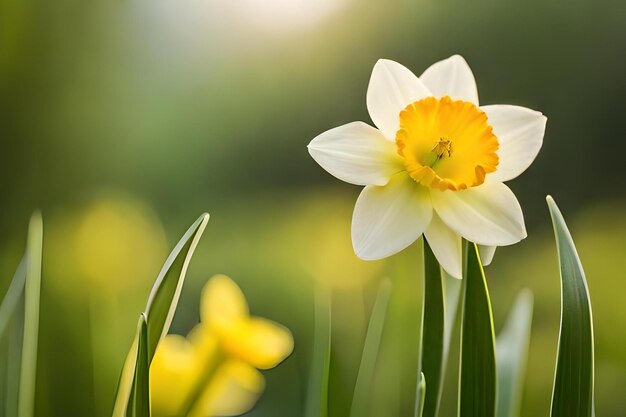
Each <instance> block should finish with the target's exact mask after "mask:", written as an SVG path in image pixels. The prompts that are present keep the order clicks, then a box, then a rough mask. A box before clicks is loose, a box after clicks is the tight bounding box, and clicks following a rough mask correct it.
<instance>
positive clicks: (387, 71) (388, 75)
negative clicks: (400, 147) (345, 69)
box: [367, 59, 432, 141]
mask: <svg viewBox="0 0 626 417" xmlns="http://www.w3.org/2000/svg"><path fill="white" fill-rule="evenodd" d="M431 95H432V94H431V93H430V91H428V88H426V87H425V86H424V84H422V82H421V81H420V79H419V78H417V76H416V75H415V74H413V73H412V72H411V71H410V70H409V69H408V68H406V67H404V66H403V65H400V64H398V63H397V62H394V61H390V60H388V59H379V60H378V62H376V65H374V69H373V70H372V77H371V78H370V83H369V86H368V87H367V110H368V111H369V114H370V117H371V118H372V121H373V122H374V124H375V125H376V127H378V128H379V129H380V130H381V132H383V134H384V135H385V137H386V138H387V139H389V140H392V141H393V140H395V138H396V132H397V131H398V128H399V127H400V112H401V111H402V110H404V108H405V107H406V106H408V105H409V104H411V103H413V102H415V101H418V100H421V99H423V98H424V97H429V96H431Z"/></svg>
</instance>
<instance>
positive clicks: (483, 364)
mask: <svg viewBox="0 0 626 417" xmlns="http://www.w3.org/2000/svg"><path fill="white" fill-rule="evenodd" d="M464 253H465V259H466V260H467V261H466V262H465V265H466V273H465V274H464V277H463V280H464V282H463V285H464V287H465V289H464V299H463V322H462V325H461V358H460V377H459V410H458V415H459V416H460V417H494V416H495V411H496V358H495V335H494V327H493V313H492V310H491V301H490V299H489V290H488V288H487V281H486V279H485V274H484V272H483V267H482V264H481V262H480V256H479V254H478V247H477V246H476V245H475V244H469V245H468V244H466V245H465V248H464Z"/></svg>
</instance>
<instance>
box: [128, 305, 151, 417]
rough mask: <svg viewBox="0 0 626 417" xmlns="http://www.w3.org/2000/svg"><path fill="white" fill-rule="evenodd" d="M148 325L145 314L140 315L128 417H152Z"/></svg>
mask: <svg viewBox="0 0 626 417" xmlns="http://www.w3.org/2000/svg"><path fill="white" fill-rule="evenodd" d="M148 340H149V339H148V323H147V321H146V315H145V314H144V313H142V314H140V315H139V322H138V323H137V341H138V342H137V357H136V359H135V362H136V364H137V365H136V366H135V375H134V378H133V379H134V381H133V388H132V392H131V396H130V404H129V407H128V409H127V410H126V415H127V416H128V417H150V373H149V371H150V364H149V358H148Z"/></svg>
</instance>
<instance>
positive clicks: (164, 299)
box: [146, 213, 209, 362]
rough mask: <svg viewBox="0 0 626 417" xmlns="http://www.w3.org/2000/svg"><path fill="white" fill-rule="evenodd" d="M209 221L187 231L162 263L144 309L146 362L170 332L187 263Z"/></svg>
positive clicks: (204, 218) (201, 219)
mask: <svg viewBox="0 0 626 417" xmlns="http://www.w3.org/2000/svg"><path fill="white" fill-rule="evenodd" d="M208 221H209V215H208V214H206V213H205V214H203V215H202V216H200V217H199V218H198V220H196V221H195V223H194V224H192V225H191V227H189V229H188V230H187V232H186V233H185V234H184V235H183V237H182V238H181V239H180V241H179V242H178V244H177V245H176V246H175V247H174V250H173V251H172V253H171V254H170V256H169V257H168V258H167V260H166V261H165V265H163V269H161V272H160V273H159V276H158V277H157V279H156V282H155V284H154V286H153V287H152V291H151V293H150V297H149V298H148V305H147V306H146V318H147V323H148V358H149V362H151V361H152V357H153V356H154V352H155V350H156V347H157V345H158V344H159V341H160V340H161V338H162V337H163V336H165V335H166V334H167V331H168V330H169V328H170V324H171V323H172V318H173V317H174V312H175V311H176V306H177V304H178V298H179V297H180V291H181V290H182V288H183V282H184V281H185V275H186V274H187V268H188V267H189V262H190V261H191V257H192V256H193V252H194V251H195V250H196V246H198V242H199V241H200V237H201V236H202V233H203V232H204V228H205V227H206V225H207V222H208Z"/></svg>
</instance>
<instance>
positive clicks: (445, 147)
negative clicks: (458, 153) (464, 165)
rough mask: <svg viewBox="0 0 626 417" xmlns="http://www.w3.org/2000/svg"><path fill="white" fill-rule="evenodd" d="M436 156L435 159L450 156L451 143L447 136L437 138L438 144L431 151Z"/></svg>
mask: <svg viewBox="0 0 626 417" xmlns="http://www.w3.org/2000/svg"><path fill="white" fill-rule="evenodd" d="M432 151H433V152H435V154H436V155H437V159H439V158H441V157H442V156H443V155H444V154H448V157H450V156H452V141H451V140H450V138H449V137H447V136H442V137H440V138H439V142H437V144H436V145H435V147H434V148H433V149H432Z"/></svg>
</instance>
